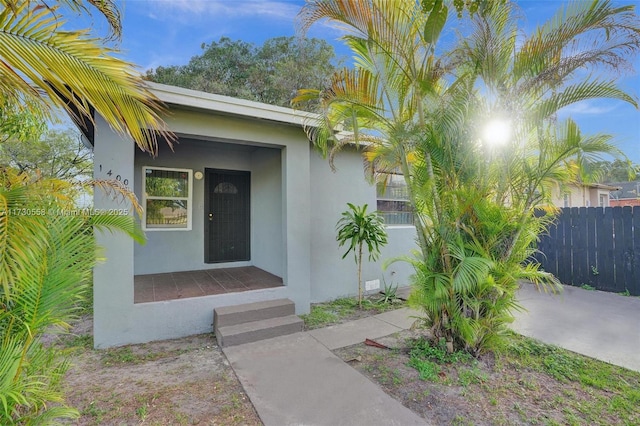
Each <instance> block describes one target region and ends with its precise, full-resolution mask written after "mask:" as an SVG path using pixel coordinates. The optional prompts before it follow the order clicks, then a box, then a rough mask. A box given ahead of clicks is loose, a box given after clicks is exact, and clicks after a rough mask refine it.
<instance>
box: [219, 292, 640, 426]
mask: <svg viewBox="0 0 640 426" xmlns="http://www.w3.org/2000/svg"><path fill="white" fill-rule="evenodd" d="M518 296H519V297H518V298H519V300H520V303H521V304H522V305H523V306H524V307H525V308H526V309H527V311H526V312H521V313H517V314H516V321H515V322H514V324H513V326H512V328H513V329H514V330H515V331H516V332H518V333H521V334H523V335H525V336H529V337H533V338H536V339H538V340H541V341H543V342H546V343H550V344H555V345H558V346H561V347H563V348H566V349H569V350H572V351H574V352H577V353H581V354H583V355H587V356H590V357H593V358H596V359H600V360H603V361H606V362H610V363H612V364H616V365H620V366H623V367H626V368H629V369H633V370H637V371H640V298H637V297H624V296H621V295H617V294H611V293H605V292H600V291H588V290H583V289H580V288H576V287H568V286H567V287H565V290H564V293H562V294H559V295H553V294H546V293H539V292H538V291H537V290H536V289H535V287H534V286H533V285H530V284H526V285H524V286H523V287H522V289H521V290H520V292H519V295H518ZM415 314H416V313H415V312H414V311H412V310H410V309H406V308H405V309H398V310H396V311H391V312H386V313H384V314H380V315H375V316H372V317H368V318H363V319H360V320H356V321H351V322H348V323H344V324H340V325H335V326H330V327H326V328H321V329H316V330H312V331H308V332H302V333H296V334H292V335H289V336H283V337H278V338H275V339H269V340H263V341H260V342H255V343H249V344H246V345H240V346H232V347H229V348H224V349H223V351H224V353H225V354H226V356H227V358H228V359H229V361H230V362H231V365H232V367H233V369H234V370H235V372H236V374H237V375H238V378H239V379H240V382H241V383H242V386H243V387H244V389H245V391H246V392H247V394H248V395H249V398H250V399H251V402H252V403H253V405H254V407H255V408H256V410H257V411H258V414H259V415H260V418H261V419H262V421H263V422H264V424H265V425H267V426H271V425H274V426H285V425H308V426H311V425H328V426H329V425H330V426H334V425H335V426H337V425H367V426H375V425H385V426H387V425H402V426H404V425H424V424H430V423H429V422H428V421H427V420H425V419H422V418H421V417H419V416H418V415H417V414H415V413H413V412H412V411H411V410H409V409H408V408H405V407H404V406H402V404H400V402H398V401H396V400H395V399H393V398H392V397H390V396H388V395H387V394H385V393H384V392H383V391H382V389H380V387H378V386H377V385H376V384H374V383H372V382H371V381H370V380H369V379H367V378H366V377H364V376H363V375H362V374H360V373H359V372H357V371H356V370H355V369H354V368H352V367H350V366H349V365H347V364H346V363H344V362H343V361H342V360H341V359H340V358H338V357H337V356H335V355H334V354H333V353H332V352H331V351H332V350H335V349H338V348H341V347H345V346H350V345H354V344H357V343H361V342H363V341H364V339H366V338H369V339H377V338H379V337H383V336H387V335H389V334H393V333H395V332H398V331H401V330H403V329H407V328H409V327H410V326H411V325H412V323H413V321H414V319H413V318H412V316H414V315H415Z"/></svg>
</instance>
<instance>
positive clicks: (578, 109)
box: [560, 101, 616, 115]
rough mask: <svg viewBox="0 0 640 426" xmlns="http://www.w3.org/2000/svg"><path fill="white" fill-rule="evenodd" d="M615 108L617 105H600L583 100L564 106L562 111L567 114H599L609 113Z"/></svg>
mask: <svg viewBox="0 0 640 426" xmlns="http://www.w3.org/2000/svg"><path fill="white" fill-rule="evenodd" d="M614 109H616V106H615V105H606V106H598V105H595V104H594V103H592V102H589V101H582V102H578V103H576V104H573V105H569V106H568V107H565V108H562V109H561V110H560V113H561V114H566V115H578V114H582V115H599V114H608V113H610V112H611V111H613V110H614Z"/></svg>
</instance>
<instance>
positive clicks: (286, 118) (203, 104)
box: [147, 82, 320, 127]
mask: <svg viewBox="0 0 640 426" xmlns="http://www.w3.org/2000/svg"><path fill="white" fill-rule="evenodd" d="M147 84H148V85H149V89H150V90H151V92H152V93H153V94H154V95H156V96H157V97H158V99H160V100H161V101H162V102H163V103H165V104H166V105H168V106H172V105H173V106H178V107H185V108H194V109H198V110H202V111H209V112H219V113H223V114H230V115H235V116H240V117H247V118H253V119H261V120H267V121H274V122H279V123H285V124H289V125H294V126H300V127H304V126H312V125H313V122H314V121H316V120H319V119H320V116H319V115H317V114H313V113H310V112H306V111H301V110H295V109H292V108H285V107H280V106H275V105H269V104H264V103H261V102H255V101H249V100H246V99H239V98H233V97H231V96H223V95H217V94H213V93H206V92H200V91H197V90H191V89H184V88H182V87H176V86H169V85H166V84H160V83H153V82H147Z"/></svg>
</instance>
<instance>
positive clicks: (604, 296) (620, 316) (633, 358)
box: [512, 284, 640, 371]
mask: <svg viewBox="0 0 640 426" xmlns="http://www.w3.org/2000/svg"><path fill="white" fill-rule="evenodd" d="M518 298H519V301H520V303H521V304H522V306H524V308H526V309H527V311H525V312H520V313H516V315H515V316H516V321H515V322H514V323H513V324H512V328H513V329H514V330H515V331H516V332H518V333H520V334H523V335H525V336H529V337H533V338H535V339H538V340H541V341H543V342H545V343H551V344H554V345H557V346H561V347H563V348H565V349H569V350H571V351H574V352H577V353H580V354H583V355H587V356H589V357H592V358H597V359H600V360H602V361H606V362H609V363H611V364H615V365H619V366H622V367H626V368H629V369H632V370H636V371H640V298H639V297H626V296H622V295H619V294H614V293H606V292H602V291H591V290H584V289H581V288H578V287H571V286H564V292H563V293H560V294H547V293H540V292H538V291H537V290H536V288H535V286H534V285H532V284H523V286H522V288H521V289H520V292H519V294H518Z"/></svg>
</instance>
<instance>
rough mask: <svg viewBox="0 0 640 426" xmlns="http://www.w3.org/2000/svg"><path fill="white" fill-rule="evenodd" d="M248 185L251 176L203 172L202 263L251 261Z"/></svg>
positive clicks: (244, 173) (214, 171)
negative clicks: (203, 230) (203, 229)
mask: <svg viewBox="0 0 640 426" xmlns="http://www.w3.org/2000/svg"><path fill="white" fill-rule="evenodd" d="M250 182H251V174H250V172H239V171H231V170H216V169H207V170H206V177H205V191H206V194H205V195H206V196H205V212H204V213H205V218H204V221H205V242H204V261H205V262H207V263H216V262H235V261H240V260H250V258H251V255H250V253H251V250H250V246H249V243H250V235H251V234H250V232H249V231H250V229H249V227H250V214H249V196H250V194H251V192H250Z"/></svg>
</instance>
